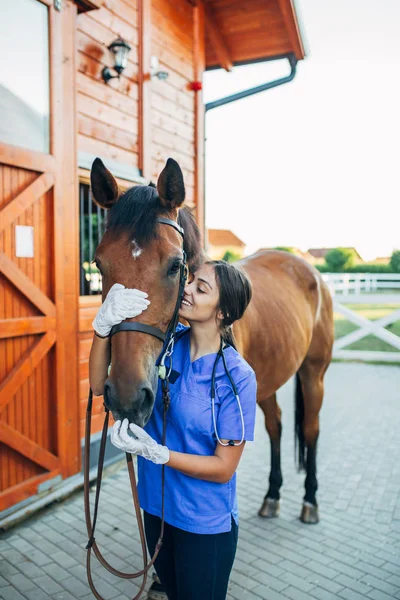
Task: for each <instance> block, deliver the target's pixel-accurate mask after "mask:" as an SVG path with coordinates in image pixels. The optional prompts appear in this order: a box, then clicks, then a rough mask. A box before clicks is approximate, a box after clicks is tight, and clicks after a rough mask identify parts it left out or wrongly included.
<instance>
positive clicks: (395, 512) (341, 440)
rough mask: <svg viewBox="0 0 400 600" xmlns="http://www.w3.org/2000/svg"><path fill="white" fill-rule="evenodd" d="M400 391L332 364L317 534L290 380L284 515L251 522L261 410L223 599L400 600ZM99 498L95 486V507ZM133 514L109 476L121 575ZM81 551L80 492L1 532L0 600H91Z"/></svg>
mask: <svg viewBox="0 0 400 600" xmlns="http://www.w3.org/2000/svg"><path fill="white" fill-rule="evenodd" d="M399 381H400V369H399V368H398V367H390V366H389V367H387V366H372V365H362V364H350V363H349V364H346V363H340V364H339V363H336V364H333V365H332V366H331V367H330V369H329V370H328V373H327V379H326V396H325V402H324V406H323V409H322V412H321V435H320V441H319V449H318V479H319V491H318V500H319V505H320V513H321V522H320V524H319V525H316V526H306V525H304V524H302V523H300V521H299V520H298V515H299V512H300V509H301V499H302V497H303V494H304V475H303V474H299V473H297V472H296V470H295V467H294V461H293V454H294V447H293V436H292V431H293V392H294V390H293V381H291V382H288V383H287V384H286V385H285V386H283V388H282V389H281V390H279V392H278V400H279V403H280V405H281V407H282V410H283V438H282V470H283V476H284V486H283V488H282V502H281V516H280V517H279V519H273V520H271V521H266V520H264V519H260V518H259V517H258V516H257V510H258V508H259V506H260V504H261V502H262V499H263V496H264V494H265V491H266V489H267V487H268V475H269V440H268V437H267V434H266V432H265V430H264V422H263V416H262V414H261V411H258V415H257V426H256V442H255V443H254V444H247V447H246V450H245V453H244V456H243V459H242V462H241V465H240V467H239V475H238V496H239V508H240V513H241V521H240V529H239V547H238V552H237V556H236V561H235V565H234V571H233V574H232V578H231V581H230V584H229V589H228V596H227V600H305V599H306V598H307V599H308V600H393V598H395V599H396V600H400V468H399V465H398V426H397V423H398V422H399V418H400V403H399V401H398V391H397V390H398V388H399ZM355 382H356V385H355ZM94 493H95V487H92V488H91V494H90V495H91V502H92V504H93V497H94ZM131 506H132V501H131V498H130V488H129V482H128V477H127V473H126V471H125V469H123V470H120V471H117V470H116V469H115V468H113V469H112V472H111V474H110V473H109V474H108V475H107V476H106V477H105V479H104V482H103V487H102V498H101V502H100V511H99V515H100V518H99V523H98V534H97V536H96V539H97V541H98V543H99V546H100V549H101V550H102V551H103V552H104V555H105V556H106V557H107V558H108V559H109V560H110V562H111V564H112V565H113V566H115V567H116V568H118V569H121V570H123V571H126V572H129V571H130V572H134V571H135V570H139V569H140V568H141V550H140V545H139V538H138V533H137V527H136V523H135V519H134V518H133V516H132V512H131V508H130V507H131ZM126 507H129V508H128V509H127V508H126ZM86 542H87V535H86V533H85V525H84V511H83V494H82V492H78V493H76V494H74V495H73V496H71V497H70V498H68V499H66V500H65V501H64V502H61V503H57V504H55V505H53V506H50V507H48V508H46V509H44V510H43V511H42V512H41V513H38V514H36V515H34V516H33V517H32V518H31V519H29V520H27V521H25V522H24V523H22V524H20V525H19V526H17V527H15V528H14V529H12V530H10V531H9V532H6V534H4V535H3V536H2V538H1V540H0V598H3V597H4V600H49V599H50V600H72V599H74V598H75V599H79V600H91V599H92V598H93V596H92V594H91V592H90V588H89V586H88V583H87V578H86V571H85V557H86V551H85V545H86ZM92 564H93V573H94V579H95V582H96V585H98V587H99V589H100V591H101V593H102V594H103V595H104V596H105V597H106V598H107V599H109V600H114V599H118V600H128V599H129V598H132V596H133V595H134V594H135V593H136V592H137V590H138V581H137V580H135V582H132V581H126V580H118V579H117V578H116V577H114V576H113V575H111V574H110V573H108V572H107V571H105V570H104V569H103V567H102V566H101V565H99V564H98V563H97V561H96V559H95V558H94V557H93V559H92ZM149 585H150V581H149V582H148V584H147V587H148V586H149ZM28 588H30V589H28Z"/></svg>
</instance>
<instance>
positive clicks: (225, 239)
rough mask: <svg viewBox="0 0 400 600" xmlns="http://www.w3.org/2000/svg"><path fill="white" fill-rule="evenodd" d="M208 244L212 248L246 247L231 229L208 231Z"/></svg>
mask: <svg viewBox="0 0 400 600" xmlns="http://www.w3.org/2000/svg"><path fill="white" fill-rule="evenodd" d="M207 231H208V243H209V244H210V245H211V246H245V245H246V244H245V243H244V242H242V240H241V239H239V238H238V237H237V235H235V234H234V233H233V232H232V231H231V230H230V229H208V230H207Z"/></svg>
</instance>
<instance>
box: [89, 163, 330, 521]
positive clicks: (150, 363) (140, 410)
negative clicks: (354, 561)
mask: <svg viewBox="0 0 400 600" xmlns="http://www.w3.org/2000/svg"><path fill="white" fill-rule="evenodd" d="M91 183H92V192H93V197H94V198H95V200H96V202H97V203H98V204H100V206H102V207H104V208H108V209H110V212H109V217H108V223H107V229H106V232H105V234H104V237H103V239H102V241H101V243H100V245H99V246H98V248H97V250H96V255H95V260H96V263H97V265H98V267H99V269H100V271H101V273H102V277H103V299H104V297H105V295H106V294H107V292H108V290H109V289H110V287H111V286H112V285H113V284H114V283H122V284H123V285H125V286H126V287H131V288H133V287H135V288H139V289H141V290H144V291H146V292H147V293H148V295H149V299H150V300H151V304H150V306H149V308H148V310H146V311H145V312H144V313H143V314H142V315H140V318H137V319H132V320H139V321H140V322H142V323H145V324H149V325H152V326H155V327H158V328H160V329H162V330H163V331H165V330H166V329H167V326H168V323H169V320H170V319H171V317H172V314H173V310H174V307H175V303H176V299H177V294H178V283H179V267H180V263H181V261H182V239H181V236H180V235H179V233H178V232H177V231H176V230H175V229H174V228H172V227H170V226H168V225H165V224H163V223H159V222H158V221H157V219H158V218H159V217H163V218H168V219H172V220H175V221H176V220H178V219H179V222H180V224H181V226H182V227H183V228H184V230H185V238H184V242H183V249H184V250H185V251H186V253H187V258H188V264H189V268H190V269H191V270H192V271H194V270H195V269H196V268H197V267H198V265H199V264H200V263H201V262H202V261H203V260H204V256H203V252H202V248H201V242H200V235H199V231H198V228H197V226H196V224H195V221H194V219H193V217H192V215H191V213H190V211H189V210H188V209H187V208H182V204H183V202H184V198H185V188H184V183H183V176H182V172H181V169H180V167H179V165H178V164H177V163H176V162H175V161H174V160H172V159H168V161H167V164H166V166H165V168H164V170H163V171H162V173H161V174H160V176H159V179H158V182H157V186H156V187H154V186H152V185H150V186H136V187H133V188H130V189H129V190H127V191H126V192H125V193H124V194H122V195H121V196H120V195H119V192H118V186H117V183H116V181H115V179H114V177H113V176H112V175H111V173H110V172H109V171H107V169H106V168H105V167H104V165H103V163H102V162H101V160H99V159H96V160H95V162H94V163H93V167H92V173H91ZM178 215H179V216H178ZM239 264H240V265H241V266H242V267H243V268H244V269H245V271H246V272H247V273H248V275H249V276H250V278H251V281H252V284H253V299H252V301H251V304H250V306H249V308H248V309H247V311H246V313H245V315H244V317H243V318H242V319H241V320H240V321H239V322H237V323H235V325H234V333H235V335H236V339H237V342H238V347H239V350H240V352H241V353H242V354H243V356H244V358H245V359H246V360H247V361H248V362H249V363H250V365H251V366H252V367H253V369H254V370H255V372H256V374H257V382H258V393H257V401H258V403H259V405H260V407H261V409H262V411H263V412H264V415H265V425H266V429H267V431H268V433H269V436H270V439H271V472H270V477H269V489H268V492H267V494H266V497H265V499H264V503H263V505H262V507H261V509H260V511H259V515H260V516H262V517H268V518H270V517H275V516H278V514H279V498H280V487H281V485H282V475H281V466H280V440H281V411H280V408H279V406H278V404H277V402H276V391H277V390H278V389H279V388H280V387H281V386H282V385H283V384H284V383H285V382H286V381H287V380H288V379H289V378H290V377H291V376H292V375H294V374H296V384H297V385H296V437H297V448H298V462H299V468H304V469H305V470H306V481H305V489H306V493H305V497H304V504H303V509H302V513H301V519H302V520H303V521H304V522H306V523H316V522H317V521H318V507H317V500H316V490H317V478H316V450H317V440H318V433H319V420H318V415H319V411H320V408H321V404H322V399H323V391H324V388H323V379H324V374H325V371H326V369H327V367H328V365H329V363H330V360H331V353H332V344H333V316H332V302H331V297H330V293H329V290H328V288H327V286H326V285H325V284H324V282H323V280H322V279H321V277H320V275H319V272H318V271H317V270H316V269H314V268H313V267H312V266H310V265H309V264H308V263H307V262H305V261H304V260H302V259H300V258H298V257H296V256H293V255H291V254H289V253H287V252H282V251H265V252H259V253H258V254H255V255H253V256H250V257H248V258H246V259H244V260H242V261H240V263H239ZM111 343H112V366H111V372H110V375H109V377H108V379H107V381H106V384H105V389H104V401H105V404H106V405H107V406H108V407H109V409H110V410H111V411H112V413H113V415H114V417H115V418H119V419H120V418H124V417H127V418H129V419H130V421H132V422H136V423H137V424H139V425H141V426H143V425H144V424H145V423H146V422H147V420H148V419H149V417H150V415H151V411H152V408H153V405H154V397H155V393H156V389H157V375H156V369H155V361H156V359H157V356H158V354H159V353H160V350H161V342H160V341H159V340H158V339H157V338H154V337H152V336H150V335H146V334H145V333H141V332H134V334H132V332H130V331H122V332H119V333H118V334H117V335H115V336H114V337H113V338H112V342H111Z"/></svg>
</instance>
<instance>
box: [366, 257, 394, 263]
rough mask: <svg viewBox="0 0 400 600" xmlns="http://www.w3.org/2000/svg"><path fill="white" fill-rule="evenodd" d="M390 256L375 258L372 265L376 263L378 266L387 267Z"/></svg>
mask: <svg viewBox="0 0 400 600" xmlns="http://www.w3.org/2000/svg"><path fill="white" fill-rule="evenodd" d="M390 258H391V257H390V256H377V257H376V258H375V259H374V260H373V261H370V262H374V263H378V264H380V265H388V264H389V263H390Z"/></svg>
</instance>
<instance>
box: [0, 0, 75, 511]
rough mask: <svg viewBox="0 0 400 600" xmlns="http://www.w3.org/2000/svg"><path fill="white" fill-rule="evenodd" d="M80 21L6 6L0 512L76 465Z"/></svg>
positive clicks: (1, 76)
mask: <svg viewBox="0 0 400 600" xmlns="http://www.w3.org/2000/svg"><path fill="white" fill-rule="evenodd" d="M60 4H61V3H60ZM74 27H75V7H74V6H73V5H72V4H70V3H68V2H63V3H62V8H61V10H60V11H58V10H56V9H55V8H54V4H53V2H52V1H51V2H50V1H49V0H40V1H39V0H6V1H5V2H2V3H1V4H0V57H1V58H0V113H1V115H2V118H1V119H0V511H2V510H4V509H6V508H8V507H10V506H13V505H15V504H16V503H19V502H21V501H22V500H25V499H26V498H28V497H30V496H32V495H33V494H37V493H40V492H41V491H42V490H43V489H44V488H45V487H46V486H47V487H49V486H51V485H52V483H54V482H56V481H59V480H60V479H61V478H62V477H66V476H68V475H71V474H73V473H75V472H77V471H78V470H79V441H78V427H79V422H78V412H77V411H78V393H77V380H78V375H77V348H76V346H77V339H76V336H77V333H76V332H77V301H78V289H77V284H78V273H77V269H78V258H77V248H78V240H77V236H76V226H77V218H76V216H75V213H74V210H75V207H76V206H77V201H76V185H75V184H76V166H75V141H74V138H75V134H74V132H75V127H74V113H73V110H74V109H73V107H74V92H75V84H74V82H75V72H74V69H75V62H74V52H75V48H74ZM7 57H8V58H7ZM11 57H12V60H10V58H11Z"/></svg>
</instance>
